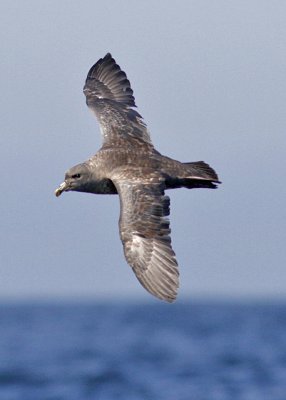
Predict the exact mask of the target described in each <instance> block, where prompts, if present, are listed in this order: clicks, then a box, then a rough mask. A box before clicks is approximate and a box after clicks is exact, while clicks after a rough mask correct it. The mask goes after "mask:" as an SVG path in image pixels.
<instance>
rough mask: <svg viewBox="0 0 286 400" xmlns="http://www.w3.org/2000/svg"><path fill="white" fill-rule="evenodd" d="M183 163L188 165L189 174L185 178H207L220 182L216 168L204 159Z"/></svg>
mask: <svg viewBox="0 0 286 400" xmlns="http://www.w3.org/2000/svg"><path fill="white" fill-rule="evenodd" d="M183 164H184V165H185V166H186V167H187V173H188V176H186V177H185V178H191V179H202V180H204V179H207V180H209V181H214V182H216V183H220V181H219V179H218V176H217V173H216V172H215V170H214V169H213V168H211V167H210V166H209V165H208V164H207V163H205V162H204V161H196V162H188V163H183Z"/></svg>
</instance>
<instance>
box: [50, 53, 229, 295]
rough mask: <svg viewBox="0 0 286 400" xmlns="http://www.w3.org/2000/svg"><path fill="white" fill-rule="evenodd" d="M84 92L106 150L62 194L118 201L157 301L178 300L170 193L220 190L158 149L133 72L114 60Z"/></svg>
mask: <svg viewBox="0 0 286 400" xmlns="http://www.w3.org/2000/svg"><path fill="white" fill-rule="evenodd" d="M83 93H84V94H85V96H86V103H87V106H88V107H89V108H90V110H91V111H92V112H93V113H94V114H95V116H96V118H97V120H98V122H99V125H100V132H101V135H102V141H103V143H102V147H101V148H100V150H99V151H98V152H97V153H96V154H95V155H93V156H92V157H90V158H89V159H88V160H87V161H84V162H83V163H80V164H78V165H75V166H74V167H72V168H70V169H69V170H68V171H67V172H66V174H65V179H64V182H63V183H62V184H61V185H60V186H59V187H58V188H57V189H56V190H55V195H56V196H57V197H58V196H60V195H61V194H62V193H63V192H69V191H76V192H86V193H93V194H110V195H116V194H118V195H119V200H120V218H119V232H120V238H121V241H122V244H123V250H124V254H125V258H126V261H127V263H128V264H129V265H130V266H131V268H132V270H133V271H134V273H135V275H136V277H137V279H138V281H139V282H140V283H141V285H142V286H143V287H144V288H145V289H146V290H147V291H148V292H150V293H151V294H152V295H154V296H155V297H157V298H158V299H160V300H165V301H167V302H169V303H171V302H173V301H174V300H175V299H176V297H177V292H178V288H179V269H178V263H177V260H176V256H175V253H174V250H173V248H172V245H171V236H170V234H171V229H170V221H169V218H168V216H169V214H170V198H169V196H167V195H166V194H165V191H166V190H168V189H177V188H181V187H184V188H187V189H195V188H208V189H215V188H217V185H218V184H219V183H221V182H220V181H219V178H218V175H217V174H216V172H215V171H214V169H213V168H211V167H210V166H209V165H208V164H207V163H205V162H203V161H197V162H180V161H176V160H174V159H172V158H169V157H167V156H164V155H162V154H160V153H159V151H157V150H156V149H155V147H154V146H153V144H152V141H151V138H150V134H149V132H148V130H147V126H146V124H145V122H144V121H143V118H142V116H141V115H140V114H139V113H138V112H137V111H136V110H135V108H136V104H135V98H134V96H133V90H132V88H131V85H130V82H129V80H128V78H127V75H126V73H125V72H124V71H123V70H122V69H121V68H120V67H119V65H118V64H117V63H116V61H115V60H114V58H113V57H112V55H111V54H110V53H107V54H106V55H105V56H104V57H103V58H100V59H99V60H98V61H97V62H96V63H95V64H94V65H93V66H92V67H91V69H90V70H89V72H88V74H87V78H86V81H85V85H84V88H83Z"/></svg>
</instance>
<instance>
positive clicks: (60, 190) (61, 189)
mask: <svg viewBox="0 0 286 400" xmlns="http://www.w3.org/2000/svg"><path fill="white" fill-rule="evenodd" d="M66 187H67V184H66V183H65V182H63V183H62V184H61V185H60V186H59V187H58V188H57V189H56V190H55V195H56V196H57V197H59V196H60V195H61V194H62V193H63V192H64V191H65V190H66Z"/></svg>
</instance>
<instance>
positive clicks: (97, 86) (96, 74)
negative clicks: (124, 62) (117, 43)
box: [83, 53, 136, 107]
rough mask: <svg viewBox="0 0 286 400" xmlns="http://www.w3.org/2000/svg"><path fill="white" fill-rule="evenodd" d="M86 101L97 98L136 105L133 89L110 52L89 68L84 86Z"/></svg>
mask: <svg viewBox="0 0 286 400" xmlns="http://www.w3.org/2000/svg"><path fill="white" fill-rule="evenodd" d="M83 91H84V94H85V95H86V97H87V103H89V102H90V101H92V100H97V99H109V100H114V101H117V102H119V103H123V104H124V105H126V106H129V107H136V105H135V99H134V96H133V90H132V89H131V85H130V82H129V80H128V79H127V76H126V73H125V72H124V71H122V70H121V68H120V66H119V65H118V64H116V61H115V60H114V58H113V57H112V55H111V54H110V53H107V54H106V55H105V56H104V57H103V58H100V59H99V60H98V61H97V62H96V63H95V64H94V65H93V66H92V67H91V68H90V70H89V72H88V74H87V78H86V82H85V86H84V89H83Z"/></svg>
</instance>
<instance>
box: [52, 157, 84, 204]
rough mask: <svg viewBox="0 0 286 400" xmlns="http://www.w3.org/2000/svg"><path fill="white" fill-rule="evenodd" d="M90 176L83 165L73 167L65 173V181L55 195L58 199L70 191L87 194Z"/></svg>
mask: <svg viewBox="0 0 286 400" xmlns="http://www.w3.org/2000/svg"><path fill="white" fill-rule="evenodd" d="M90 176H91V174H90V170H89V168H88V166H87V165H86V164H85V163H83V164H78V165H75V166H74V167H72V168H70V169H69V170H68V171H67V172H66V174H65V181H64V182H63V183H61V184H60V186H59V187H58V188H57V189H56V190H55V195H56V196H57V197H58V196H60V195H61V194H62V193H63V192H69V191H70V190H74V191H76V192H88V191H89V190H88V188H89V184H90Z"/></svg>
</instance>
